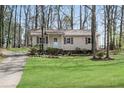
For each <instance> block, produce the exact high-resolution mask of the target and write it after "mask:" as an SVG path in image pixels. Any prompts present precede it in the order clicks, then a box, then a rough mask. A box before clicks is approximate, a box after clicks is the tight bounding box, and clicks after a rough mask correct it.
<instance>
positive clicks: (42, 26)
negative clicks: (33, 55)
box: [40, 5, 45, 54]
mask: <svg viewBox="0 0 124 93" xmlns="http://www.w3.org/2000/svg"><path fill="white" fill-rule="evenodd" d="M41 13H42V16H41V20H42V24H41V38H40V54H43V52H44V25H45V24H44V23H45V20H44V6H43V5H41Z"/></svg>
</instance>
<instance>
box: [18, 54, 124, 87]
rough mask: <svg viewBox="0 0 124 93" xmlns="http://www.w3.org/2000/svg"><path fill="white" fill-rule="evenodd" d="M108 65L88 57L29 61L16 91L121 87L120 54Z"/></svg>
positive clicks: (122, 60)
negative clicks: (39, 88)
mask: <svg viewBox="0 0 124 93" xmlns="http://www.w3.org/2000/svg"><path fill="white" fill-rule="evenodd" d="M114 58H115V60H111V61H92V60H89V59H90V57H88V56H75V57H71V56H68V57H60V58H43V57H30V58H28V59H27V64H26V66H25V70H24V73H23V76H22V79H21V81H20V83H19V85H18V86H17V87H27V88H32V87H33V88H38V87H46V88H52V87H54V88H58V87H59V88H68V87H72V88H75V87H77V88H80V87H81V88H82V87H124V54H119V55H116V56H114Z"/></svg>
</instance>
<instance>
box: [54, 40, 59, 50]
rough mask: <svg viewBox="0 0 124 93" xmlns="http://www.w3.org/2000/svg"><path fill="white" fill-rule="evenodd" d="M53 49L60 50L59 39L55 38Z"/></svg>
mask: <svg viewBox="0 0 124 93" xmlns="http://www.w3.org/2000/svg"><path fill="white" fill-rule="evenodd" d="M53 48H59V45H58V39H57V38H54V42H53Z"/></svg>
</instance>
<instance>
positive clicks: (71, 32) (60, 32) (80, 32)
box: [30, 30, 100, 36]
mask: <svg viewBox="0 0 124 93" xmlns="http://www.w3.org/2000/svg"><path fill="white" fill-rule="evenodd" d="M41 34H42V32H41V30H32V31H31V32H30V35H35V36H38V35H41ZM44 34H48V35H64V36H90V35H91V31H88V30H87V31H84V30H46V31H44ZM96 35H97V36H99V35H100V34H99V33H98V32H96Z"/></svg>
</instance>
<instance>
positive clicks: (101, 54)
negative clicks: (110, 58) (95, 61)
mask: <svg viewBox="0 0 124 93" xmlns="http://www.w3.org/2000/svg"><path fill="white" fill-rule="evenodd" d="M104 55H105V52H104V51H99V52H97V54H96V56H97V57H98V58H99V59H101V58H102V57H103V56H104Z"/></svg>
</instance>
